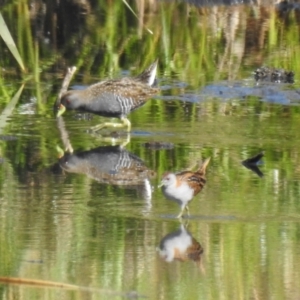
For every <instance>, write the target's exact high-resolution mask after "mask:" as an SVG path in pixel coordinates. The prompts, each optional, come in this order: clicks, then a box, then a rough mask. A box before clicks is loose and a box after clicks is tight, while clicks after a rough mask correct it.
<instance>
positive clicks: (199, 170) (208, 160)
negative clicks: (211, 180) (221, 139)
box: [197, 157, 210, 175]
mask: <svg viewBox="0 0 300 300" xmlns="http://www.w3.org/2000/svg"><path fill="white" fill-rule="evenodd" d="M209 162H210V157H209V158H207V159H206V160H205V161H204V162H203V163H202V165H201V166H200V168H199V169H198V171H197V173H200V174H202V175H205V172H206V167H207V166H208V164H209Z"/></svg>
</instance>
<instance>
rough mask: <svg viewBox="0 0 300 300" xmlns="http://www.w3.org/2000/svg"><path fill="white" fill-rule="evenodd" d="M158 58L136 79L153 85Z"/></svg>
mask: <svg viewBox="0 0 300 300" xmlns="http://www.w3.org/2000/svg"><path fill="white" fill-rule="evenodd" d="M157 63H158V59H157V60H156V61H155V62H154V63H152V64H151V65H150V66H149V67H148V68H147V69H146V70H145V71H144V72H142V73H141V74H140V75H138V76H137V77H136V80H138V81H140V82H143V83H145V84H147V85H149V86H152V85H153V84H154V82H155V77H156V70H157Z"/></svg>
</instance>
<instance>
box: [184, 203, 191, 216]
mask: <svg viewBox="0 0 300 300" xmlns="http://www.w3.org/2000/svg"><path fill="white" fill-rule="evenodd" d="M185 209H186V211H187V214H188V216H190V209H189V207H188V205H186V207H185Z"/></svg>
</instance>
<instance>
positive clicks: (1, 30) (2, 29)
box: [0, 12, 25, 71]
mask: <svg viewBox="0 0 300 300" xmlns="http://www.w3.org/2000/svg"><path fill="white" fill-rule="evenodd" d="M0 35H1V37H2V38H3V40H4V42H5V44H6V46H7V47H8V49H9V50H10V52H11V53H12V55H13V56H14V58H15V59H16V61H17V62H18V63H19V65H20V67H21V69H22V71H25V67H24V64H23V61H22V58H21V56H20V54H19V51H18V49H17V47H16V44H15V42H14V40H13V38H12V36H11V34H10V32H9V30H8V28H7V26H6V23H5V21H4V19H3V16H2V14H1V12H0Z"/></svg>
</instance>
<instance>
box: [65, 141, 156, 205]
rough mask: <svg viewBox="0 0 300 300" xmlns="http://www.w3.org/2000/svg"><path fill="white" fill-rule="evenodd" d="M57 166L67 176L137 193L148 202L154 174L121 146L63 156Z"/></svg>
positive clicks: (104, 147)
mask: <svg viewBox="0 0 300 300" xmlns="http://www.w3.org/2000/svg"><path fill="white" fill-rule="evenodd" d="M59 164H60V166H61V168H62V169H63V170H65V171H67V172H70V173H79V174H85V175H87V176H88V177H90V178H92V179H94V180H97V181H98V182H101V183H106V184H112V185H118V186H124V187H126V188H132V189H137V191H138V193H140V194H141V195H142V197H143V198H144V199H147V200H150V199H151V196H152V187H151V184H150V181H149V178H151V177H152V176H154V174H155V173H154V171H152V170H149V169H148V168H147V167H146V165H145V164H144V162H143V161H142V160H141V159H140V158H139V157H137V156H136V155H134V154H132V153H130V152H128V151H127V150H125V149H124V148H123V147H122V146H102V147H98V148H95V149H92V150H89V151H82V152H78V153H66V154H64V156H63V157H61V158H60V160H59Z"/></svg>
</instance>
